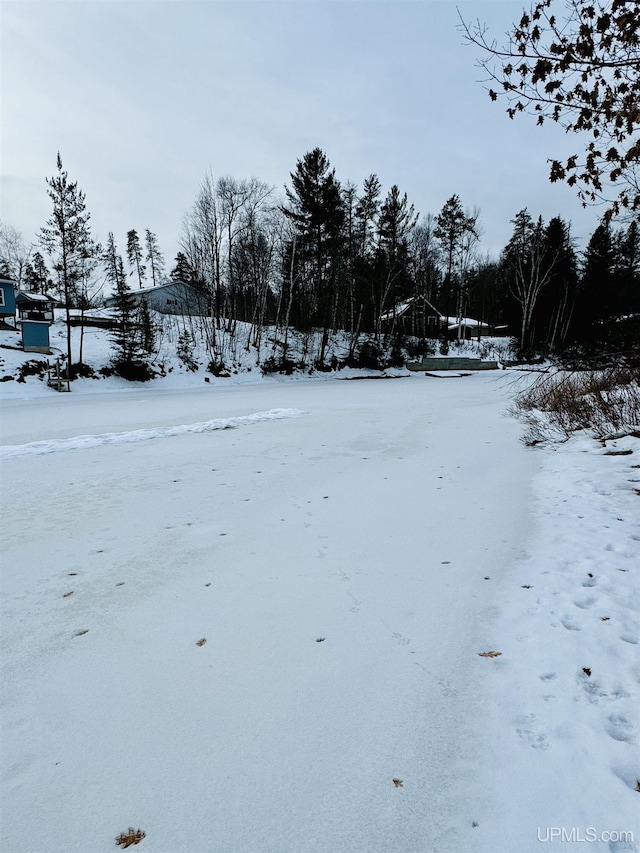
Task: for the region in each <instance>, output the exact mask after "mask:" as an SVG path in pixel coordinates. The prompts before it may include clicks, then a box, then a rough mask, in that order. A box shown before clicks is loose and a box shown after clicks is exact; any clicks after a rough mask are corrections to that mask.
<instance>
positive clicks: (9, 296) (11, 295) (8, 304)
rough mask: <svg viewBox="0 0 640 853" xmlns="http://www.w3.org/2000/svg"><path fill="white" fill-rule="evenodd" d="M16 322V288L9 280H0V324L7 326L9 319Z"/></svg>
mask: <svg viewBox="0 0 640 853" xmlns="http://www.w3.org/2000/svg"><path fill="white" fill-rule="evenodd" d="M10 317H11V318H12V319H13V325H14V327H15V322H16V287H15V284H14V282H13V281H12V280H11V279H10V278H0V323H3V324H7V322H8V320H9V318H10Z"/></svg>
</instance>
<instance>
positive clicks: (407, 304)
mask: <svg viewBox="0 0 640 853" xmlns="http://www.w3.org/2000/svg"><path fill="white" fill-rule="evenodd" d="M417 301H420V302H424V304H425V305H426V306H428V307H429V308H431V310H432V311H433V312H434V314H437V315H438V317H441V316H442V315H441V314H440V312H439V311H438V309H437V308H434V306H433V305H432V304H431V303H430V302H429V300H428V299H425V298H424V296H412V297H411V299H406V300H405V301H404V302H398V304H397V305H396V306H395V307H394V308H390V309H389V310H388V311H385V312H384V314H381V315H380V319H381V320H382V321H383V322H385V321H387V320H393V318H394V317H396V318H397V317H402V315H403V314H406V313H407V311H408V310H409V308H411V306H412V305H413V304H414V303H415V302H417Z"/></svg>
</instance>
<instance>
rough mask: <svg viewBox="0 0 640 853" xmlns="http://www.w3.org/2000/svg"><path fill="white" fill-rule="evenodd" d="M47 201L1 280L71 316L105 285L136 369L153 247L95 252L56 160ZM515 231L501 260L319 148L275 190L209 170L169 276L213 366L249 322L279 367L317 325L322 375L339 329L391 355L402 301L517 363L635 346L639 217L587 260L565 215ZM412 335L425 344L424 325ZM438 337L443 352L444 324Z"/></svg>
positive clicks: (526, 219) (452, 207)
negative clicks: (503, 344)
mask: <svg viewBox="0 0 640 853" xmlns="http://www.w3.org/2000/svg"><path fill="white" fill-rule="evenodd" d="M47 192H48V195H49V197H50V199H51V202H52V209H53V210H52V215H51V217H50V218H49V220H48V221H47V222H46V223H45V225H44V226H43V228H42V229H41V232H40V234H39V235H38V242H37V244H36V246H31V247H25V245H24V243H23V241H22V239H21V236H20V235H19V234H18V233H17V232H16V231H15V229H12V228H11V227H10V226H7V225H3V226H2V228H1V229H0V265H1V266H0V273H2V275H4V276H9V277H11V278H13V279H14V280H15V281H16V282H17V283H18V285H19V286H21V287H23V288H24V289H29V290H35V291H37V292H44V291H54V292H55V293H56V294H57V296H58V297H59V298H60V300H61V302H62V304H63V305H64V306H65V308H66V311H67V319H69V312H70V311H71V310H72V309H80V311H81V312H83V311H85V310H87V309H89V308H90V307H94V306H96V305H98V304H99V303H100V299H101V296H102V292H103V288H104V286H108V287H109V289H110V290H111V292H112V293H113V294H114V296H115V312H116V316H117V321H118V326H117V330H116V331H115V332H114V335H113V343H114V363H115V364H127V363H129V364H131V363H140V362H143V361H144V360H145V358H148V357H149V356H150V354H151V353H152V352H153V348H154V333H153V320H152V318H151V317H150V316H149V312H148V311H145V309H144V308H143V307H139V306H137V305H136V300H135V299H134V293H133V291H134V290H135V289H136V288H141V287H143V286H154V285H158V284H160V283H163V282H164V281H166V280H167V276H166V272H165V269H166V267H165V261H164V257H163V254H162V252H161V251H160V248H159V245H158V240H157V237H156V236H155V235H154V234H153V233H152V232H151V231H150V230H148V229H147V230H146V231H145V232H144V237H143V238H141V237H140V235H139V234H138V232H137V231H136V230H134V229H131V230H129V231H128V233H127V244H126V250H125V255H122V254H121V253H120V251H119V249H118V247H117V245H116V241H115V239H114V235H113V233H109V235H108V238H107V241H106V243H105V244H104V245H100V244H98V243H97V242H96V241H94V239H93V237H92V235H91V228H90V215H89V213H88V212H87V209H86V200H85V197H84V194H83V193H82V191H81V190H80V189H79V188H78V186H77V183H76V182H73V181H70V180H69V178H68V175H67V172H66V171H65V170H64V168H63V165H62V160H61V158H60V155H58V159H57V172H56V174H55V175H54V176H53V177H52V178H50V179H47ZM511 225H512V235H511V238H510V239H509V241H508V243H507V245H506V246H505V247H504V249H503V251H502V252H501V253H500V255H499V257H497V258H492V257H490V256H488V255H483V254H482V252H481V237H482V224H481V218H480V212H479V211H478V210H477V209H473V210H470V209H468V208H465V207H464V206H463V204H462V201H461V199H460V197H459V196H458V195H452V196H451V198H449V199H448V200H447V202H446V203H445V204H444V206H443V208H442V210H441V211H440V212H439V213H438V214H437V215H435V216H433V215H431V214H428V215H425V216H422V217H421V216H420V215H419V214H418V212H416V210H415V209H414V205H413V204H411V202H410V201H409V198H408V195H407V193H406V192H403V191H401V190H400V188H399V187H398V186H396V185H394V186H392V187H391V188H390V189H389V190H388V191H386V192H385V191H384V190H383V188H382V186H381V183H380V181H379V180H378V177H377V176H376V175H375V174H372V175H370V176H369V177H368V178H367V179H366V180H365V181H364V182H363V184H362V186H361V187H358V186H357V185H356V184H354V183H352V182H351V181H348V180H347V181H341V180H339V179H338V178H337V176H336V174H335V169H334V168H333V167H332V166H331V164H330V161H329V159H328V157H327V155H326V154H325V153H324V152H323V151H322V150H321V149H320V148H315V149H314V150H313V151H310V152H308V153H306V154H305V155H304V156H303V157H301V158H300V159H299V160H298V161H297V163H296V167H295V169H294V171H292V172H291V174H290V180H289V181H288V182H287V184H286V186H285V187H284V193H283V194H282V195H278V194H277V193H276V190H275V188H273V187H270V186H269V185H268V184H265V183H264V182H262V181H260V180H258V179H257V178H250V179H235V178H231V177H219V178H216V177H215V176H214V175H213V174H211V173H207V174H206V175H205V176H204V178H203V180H202V182H201V185H200V187H199V189H198V192H197V195H196V198H195V200H194V202H193V205H192V207H191V208H190V210H188V211H187V213H186V215H185V217H184V222H183V227H182V233H181V234H180V238H179V246H180V249H179V251H178V253H177V255H176V258H175V260H174V263H173V265H172V266H171V269H170V272H169V280H174V281H182V282H185V283H187V284H189V285H191V287H192V289H193V290H194V292H196V293H197V294H198V295H199V301H198V304H199V305H200V306H201V307H200V313H201V315H202V319H203V320H206V322H204V323H203V324H201V326H200V330H201V332H202V334H203V335H204V336H205V337H206V343H207V346H208V350H209V353H210V357H211V364H212V365H214V366H217V367H218V368H222V367H223V365H224V360H225V354H224V346H223V342H224V340H225V337H226V336H229V335H233V334H234V332H235V329H236V327H237V324H238V323H239V322H244V323H246V324H248V325H249V328H250V330H251V332H250V338H249V339H248V342H247V344H248V345H249V343H251V344H252V345H254V346H259V345H260V342H261V340H262V339H263V336H264V330H265V328H267V327H275V333H274V336H273V339H274V340H276V341H278V344H279V347H280V350H279V353H278V358H279V359H280V360H281V361H284V360H286V356H287V347H288V335H289V330H290V329H296V330H298V331H302V332H308V331H311V330H317V331H318V333H319V341H320V343H319V349H318V352H317V353H316V356H315V360H316V362H317V364H318V366H324V365H325V363H326V358H327V352H328V344H329V340H330V337H331V335H332V333H334V332H337V331H341V332H344V333H347V335H348V337H349V340H350V341H351V342H352V343H351V352H350V355H351V356H352V357H355V353H356V347H357V345H358V341H360V340H361V339H362V336H365V335H366V336H368V337H369V338H370V339H371V340H373V341H375V342H376V344H378V345H381V346H385V345H388V344H389V342H390V340H391V339H395V343H396V345H399V344H402V341H399V340H398V338H399V329H400V325H399V323H398V324H396V323H395V320H396V315H399V313H400V311H401V310H402V307H403V306H406V305H407V303H408V302H410V301H411V300H414V301H417V300H423V301H426V302H427V303H429V304H430V305H432V306H433V307H434V308H435V309H437V311H439V312H440V313H441V314H442V315H443V316H444V317H447V318H451V320H452V321H454V320H457V321H460V320H462V318H465V317H472V318H474V319H475V320H477V321H479V322H480V323H482V324H483V326H485V327H487V328H488V330H489V331H492V332H497V331H500V332H503V333H504V332H507V333H509V334H511V335H512V336H513V338H514V349H515V350H516V351H517V353H518V354H519V355H521V356H522V357H530V356H531V355H532V354H534V353H549V352H555V353H560V352H563V351H566V350H567V349H569V348H570V349H572V350H573V351H579V350H581V351H584V352H588V351H597V350H605V349H614V350H622V349H624V348H625V347H628V346H630V345H631V343H632V342H634V341H637V340H638V338H639V337H640V335H639V334H638V315H639V314H640V297H639V294H640V287H639V284H640V235H639V233H638V223H637V221H636V220H635V219H633V220H631V221H629V222H628V223H625V224H624V225H622V226H621V227H619V228H615V227H614V226H613V224H612V223H611V221H610V218H609V217H605V218H603V220H602V222H601V224H600V225H599V226H598V227H597V228H596V230H595V231H594V233H593V234H592V235H591V237H590V239H589V241H588V244H587V247H586V249H585V251H584V252H583V253H582V254H579V253H578V252H577V250H576V248H575V241H574V238H573V236H572V234H571V231H570V224H569V223H568V222H566V221H565V220H563V219H562V218H561V217H560V216H557V217H554V218H553V219H551V220H550V221H549V222H547V223H545V222H543V220H542V218H541V217H537V218H535V217H534V216H532V215H531V214H530V213H529V211H528V210H527V209H526V208H524V209H522V210H521V211H518V212H517V213H515V215H514V218H513V220H512V221H511ZM45 255H46V256H47V258H46V259H45ZM125 257H126V263H125ZM142 304H144V303H142ZM457 326H458V328H460V327H461V324H460V322H458V323H457ZM68 328H69V324H68ZM405 331H406V329H405ZM413 331H414V332H415V336H416V337H418V338H420V337H423V338H425V337H426V332H425V330H424V328H422V329H418V328H416V329H414V330H413ZM434 334H437V335H439V336H440V337H441V340H440V344H439V345H440V348H441V350H442V351H446V348H447V346H448V343H447V334H446V324H445V325H444V326H443V327H442V328H439V329H438V330H437V331H436V332H435V333H434ZM423 344H424V345H425V346H426V342H424V341H423ZM79 361H80V362H81V361H82V356H81V353H80V356H79ZM68 363H69V364H72V363H73V360H72V353H71V334H70V331H69V333H68Z"/></svg>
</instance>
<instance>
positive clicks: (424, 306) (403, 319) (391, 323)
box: [380, 296, 445, 338]
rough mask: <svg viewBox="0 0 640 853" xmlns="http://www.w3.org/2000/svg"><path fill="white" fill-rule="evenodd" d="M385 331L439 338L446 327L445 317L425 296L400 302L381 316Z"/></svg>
mask: <svg viewBox="0 0 640 853" xmlns="http://www.w3.org/2000/svg"><path fill="white" fill-rule="evenodd" d="M380 326H381V329H382V331H383V332H400V333H401V334H403V335H413V336H415V337H417V338H437V337H439V335H440V332H441V331H442V329H444V328H445V318H444V317H443V316H442V314H441V313H440V312H439V311H438V309H437V308H434V307H433V305H432V304H431V303H430V302H429V300H428V299H425V297H424V296H414V297H412V298H411V299H406V300H405V301H404V302H399V303H398V304H397V305H395V306H394V307H393V308H391V309H390V310H389V311H386V312H385V313H384V314H383V315H382V316H381V317H380Z"/></svg>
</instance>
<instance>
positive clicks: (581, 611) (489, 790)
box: [0, 351, 640, 853]
mask: <svg viewBox="0 0 640 853" xmlns="http://www.w3.org/2000/svg"><path fill="white" fill-rule="evenodd" d="M3 355H9V356H11V355H12V353H11V352H10V351H6V353H5V352H4V351H3ZM350 375H353V374H350ZM249 379H250V380H251V381H247V380H249ZM181 380H186V381H187V384H190V387H186V386H185V385H184V383H183V387H180V385H181ZM512 392H513V386H512V383H511V380H510V376H509V374H508V373H507V372H499V373H498V372H495V373H478V374H474V375H472V376H468V377H463V378H455V379H440V378H430V377H425V376H423V375H421V374H412V375H410V376H409V375H401V376H399V378H395V379H387V380H374V379H365V380H364V381H343V380H342V379H339V378H332V379H328V380H320V379H312V378H308V379H300V378H298V380H297V381H291V379H283V378H265V379H262V378H260V377H259V372H258V371H255V372H254V374H253V375H252V376H251V377H250V376H248V375H246V374H245V375H244V376H232V377H231V378H230V379H228V380H213V379H212V380H211V382H209V383H206V384H205V383H204V381H203V376H202V374H200V375H198V374H187V373H183V374H180V375H178V373H177V372H176V373H175V374H173V375H172V376H168V377H166V379H163V380H157V381H156V382H153V383H149V384H147V385H129V384H126V383H123V382H121V381H120V380H116V379H113V378H112V379H109V380H83V381H81V382H78V383H74V391H73V392H72V393H71V394H57V393H56V392H54V391H51V390H49V389H47V388H46V386H45V385H44V383H42V382H40V381H39V380H38V379H37V378H34V377H29V378H28V379H27V382H26V383H24V384H23V383H16V382H6V383H2V384H1V385H0V400H1V405H2V435H1V438H0V441H1V447H0V463H1V465H2V516H3V522H2V523H3V544H2V588H1V593H2V594H1V599H2V601H1V604H2V611H1V617H2V619H1V629H2V699H1V702H2V704H1V707H0V722H1V725H2V732H1V737H0V766H1V768H2V769H1V773H2V792H1V798H0V808H1V836H0V849H2V850H3V851H5V850H6V851H7V853H74V851H78V853H80V852H81V853H86V851H88V850H90V851H92V853H94V851H95V853H101V851H108V850H117V849H121V847H117V846H116V838H117V837H119V836H120V835H121V834H122V833H124V834H125V835H126V834H127V833H128V828H129V827H131V828H132V829H134V830H138V829H139V830H141V831H142V832H144V833H145V837H144V838H143V839H142V840H141V841H140V843H139V846H136V847H135V849H136V850H138V849H139V850H140V851H149V853H219V852H221V853H272V852H273V851H278V853H400V851H402V852H403V853H431V851H433V853H436V851H437V853H529V851H531V853H533V851H538V850H545V849H546V850H551V851H565V850H570V849H572V845H573V844H577V843H581V842H584V843H585V844H589V845H590V846H589V847H587V849H590V850H596V851H613V853H622V851H633V850H635V851H637V850H638V849H639V847H638V844H639V840H640V825H639V819H638V816H639V813H640V792H639V791H638V790H636V789H637V786H638V781H639V780H640V755H639V752H638V729H639V725H640V722H639V714H638V698H639V695H640V659H639V655H638V651H639V649H640V645H639V640H640V629H639V626H638V612H639V611H640V600H639V593H638V572H639V570H640V561H639V560H638V554H639V551H640V525H639V524H638V518H639V517H640V513H639V512H638V510H639V509H640V500H639V495H638V492H639V491H640V467H638V466H639V465H640V442H639V441H638V440H637V439H632V438H626V439H619V440H618V441H617V442H610V443H608V444H607V445H606V447H602V446H601V445H599V444H597V443H596V442H594V441H593V440H591V439H589V438H587V437H586V436H578V437H576V438H575V439H573V440H572V441H570V442H568V443H567V444H565V445H563V446H561V447H557V448H555V449H554V448H536V449H527V448H525V447H524V446H523V445H522V444H521V443H520V442H519V440H518V438H519V435H520V432H521V427H520V426H519V424H518V423H517V422H516V421H514V420H513V419H511V418H509V417H506V416H505V410H506V408H507V406H508V403H509V398H510V395H511V393H512ZM611 454H615V455H611ZM489 652H494V653H497V652H499V653H500V654H499V655H498V654H495V655H492V656H485V655H486V653H489ZM578 849H581V848H578Z"/></svg>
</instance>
